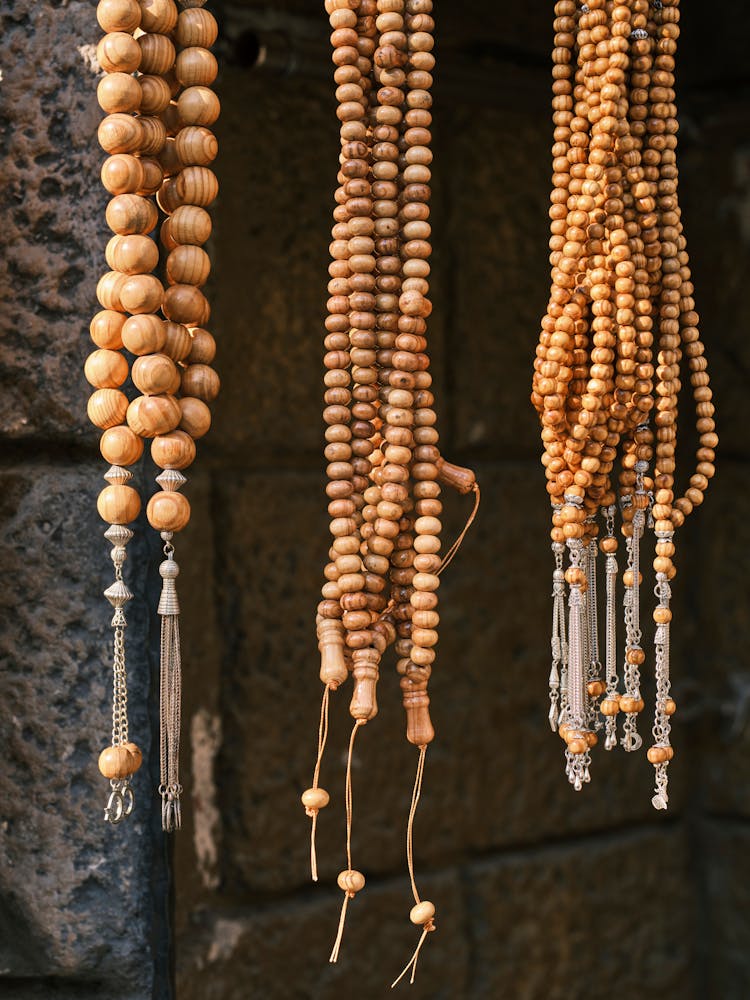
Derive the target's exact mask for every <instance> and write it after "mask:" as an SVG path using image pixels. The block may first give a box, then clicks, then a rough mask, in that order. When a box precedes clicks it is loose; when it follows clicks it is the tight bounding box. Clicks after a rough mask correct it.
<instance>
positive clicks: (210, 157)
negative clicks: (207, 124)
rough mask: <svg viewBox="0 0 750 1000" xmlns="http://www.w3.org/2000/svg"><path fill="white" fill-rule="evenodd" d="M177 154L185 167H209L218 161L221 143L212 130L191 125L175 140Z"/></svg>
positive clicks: (178, 134)
mask: <svg viewBox="0 0 750 1000" xmlns="http://www.w3.org/2000/svg"><path fill="white" fill-rule="evenodd" d="M175 142H176V144H177V153H178V155H179V157H180V161H181V162H182V163H183V164H184V165H185V166H199V167H207V166H208V165H209V164H210V163H212V162H213V161H214V160H215V159H216V154H217V153H218V151H219V143H218V141H217V139H216V136H215V135H214V134H213V132H211V130H210V129H207V128H203V127H202V126H197V125H189V126H187V127H186V128H183V129H180V131H179V132H178V133H177V137H176V139H175Z"/></svg>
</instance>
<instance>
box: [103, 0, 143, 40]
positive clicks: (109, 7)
mask: <svg viewBox="0 0 750 1000" xmlns="http://www.w3.org/2000/svg"><path fill="white" fill-rule="evenodd" d="M96 19H97V21H98V22H99V27H100V28H101V29H102V31H127V32H131V33H132V32H133V31H135V29H136V28H137V27H138V26H139V24H140V23H141V8H140V7H139V6H138V3H137V0H100V2H99V4H98V6H97V8H96Z"/></svg>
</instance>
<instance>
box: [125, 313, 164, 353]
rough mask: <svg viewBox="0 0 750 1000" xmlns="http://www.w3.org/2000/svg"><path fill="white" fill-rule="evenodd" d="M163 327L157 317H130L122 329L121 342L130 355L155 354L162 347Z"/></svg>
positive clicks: (144, 315) (161, 321)
mask: <svg viewBox="0 0 750 1000" xmlns="http://www.w3.org/2000/svg"><path fill="white" fill-rule="evenodd" d="M165 326H166V324H165V323H164V320H163V319H161V318H160V317H159V316H153V315H148V314H142V315H139V316H131V317H130V318H129V319H127V320H125V324H124V325H123V327H122V342H123V344H124V345H125V348H126V349H127V350H128V351H130V353H131V354H139V355H140V354H156V353H157V352H158V351H161V349H162V347H164V342H165V340H166V329H165Z"/></svg>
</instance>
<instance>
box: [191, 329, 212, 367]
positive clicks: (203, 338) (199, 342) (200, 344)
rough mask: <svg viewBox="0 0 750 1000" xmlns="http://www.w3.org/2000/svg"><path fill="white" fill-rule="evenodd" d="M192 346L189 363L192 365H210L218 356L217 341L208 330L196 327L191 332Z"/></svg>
mask: <svg viewBox="0 0 750 1000" xmlns="http://www.w3.org/2000/svg"><path fill="white" fill-rule="evenodd" d="M190 334H191V337H192V346H191V348H190V354H188V356H187V359H186V360H187V361H188V363H189V364H191V365H210V364H211V362H212V361H213V360H214V357H215V356H216V341H215V340H214V338H213V336H212V335H211V334H210V333H209V332H208V330H202V329H201V328H200V327H196V328H195V329H194V330H191V331H190Z"/></svg>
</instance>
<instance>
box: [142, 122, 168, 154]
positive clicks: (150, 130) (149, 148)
mask: <svg viewBox="0 0 750 1000" xmlns="http://www.w3.org/2000/svg"><path fill="white" fill-rule="evenodd" d="M138 121H139V122H140V124H141V142H140V146H139V150H140V152H141V153H142V154H143V156H158V155H159V153H161V151H162V150H163V149H164V146H165V145H166V142H167V130H166V128H165V126H164V122H163V121H162V120H161V118H157V117H156V115H141V117H140V118H139V119H138Z"/></svg>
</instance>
